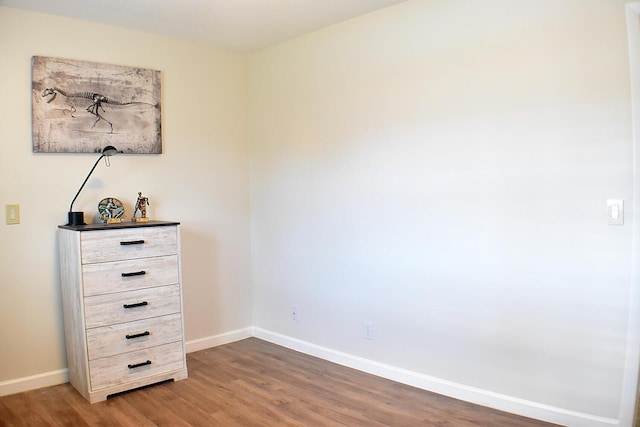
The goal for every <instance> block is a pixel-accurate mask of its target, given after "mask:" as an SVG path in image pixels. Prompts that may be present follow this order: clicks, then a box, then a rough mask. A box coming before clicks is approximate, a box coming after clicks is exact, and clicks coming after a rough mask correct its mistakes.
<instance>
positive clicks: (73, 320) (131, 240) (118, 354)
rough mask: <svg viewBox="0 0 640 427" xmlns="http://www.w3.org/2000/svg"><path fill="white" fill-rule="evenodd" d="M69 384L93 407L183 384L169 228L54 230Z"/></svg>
mask: <svg viewBox="0 0 640 427" xmlns="http://www.w3.org/2000/svg"><path fill="white" fill-rule="evenodd" d="M58 237H59V247H60V276H61V283H62V303H63V309H64V329H65V336H66V347H67V361H68V365H69V381H70V382H71V384H72V385H73V387H75V388H76V390H78V392H80V394H81V395H82V396H84V398H85V399H87V400H88V401H89V402H91V403H94V402H98V401H101V400H105V399H106V398H107V396H109V395H111V394H115V393H119V392H122V391H127V390H131V389H134V388H138V387H141V386H145V385H149V384H154V383H157V382H160V381H165V380H169V379H173V380H176V381H177V380H181V379H184V378H187V363H186V357H185V351H184V332H183V331H184V322H183V316H182V284H181V273H180V266H181V264H180V227H179V223H177V222H165V221H150V222H147V223H122V224H109V225H102V224H89V225H81V226H66V225H61V226H60V227H59V230H58Z"/></svg>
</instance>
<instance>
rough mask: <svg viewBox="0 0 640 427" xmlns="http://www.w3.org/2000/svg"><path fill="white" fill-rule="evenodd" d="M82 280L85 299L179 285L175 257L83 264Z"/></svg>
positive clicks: (176, 257)
mask: <svg viewBox="0 0 640 427" xmlns="http://www.w3.org/2000/svg"><path fill="white" fill-rule="evenodd" d="M82 276H83V278H84V283H83V285H84V294H85V296H92V295H99V294H108V293H114V292H123V291H131V290H135V289H143V288H151V287H154V286H163V285H172V284H174V283H178V281H179V277H178V276H179V270H178V256H177V255H169V256H162V257H155V258H141V259H135V260H131V261H113V262H102V263H97V264H85V265H83V266H82Z"/></svg>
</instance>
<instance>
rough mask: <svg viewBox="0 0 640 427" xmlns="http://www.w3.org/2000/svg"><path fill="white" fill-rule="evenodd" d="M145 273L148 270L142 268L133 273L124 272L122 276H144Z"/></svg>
mask: <svg viewBox="0 0 640 427" xmlns="http://www.w3.org/2000/svg"><path fill="white" fill-rule="evenodd" d="M145 274H147V272H146V271H144V270H140V271H134V272H132V273H122V277H133V276H144V275H145Z"/></svg>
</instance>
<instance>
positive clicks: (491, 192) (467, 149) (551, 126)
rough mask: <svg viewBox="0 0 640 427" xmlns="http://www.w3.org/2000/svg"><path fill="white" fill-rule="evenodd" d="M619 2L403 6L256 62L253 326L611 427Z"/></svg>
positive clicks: (623, 169) (617, 308)
mask: <svg viewBox="0 0 640 427" xmlns="http://www.w3.org/2000/svg"><path fill="white" fill-rule="evenodd" d="M625 3H626V2H625V1H624V0H607V1H602V0H561V1H558V0H538V1H535V2H531V1H512V0H486V1H483V2H474V1H463V0H458V1H456V0H424V1H409V2H407V3H403V4H400V5H398V6H395V7H391V8H387V9H384V10H381V11H378V12H375V13H372V14H370V15H367V16H365V17H361V18H358V19H354V20H352V21H349V22H346V23H343V24H339V25H336V26H333V27H330V28H327V29H324V30H321V31H318V32H315V33H312V34H310V35H307V36H305V37H301V38H297V39H294V40H292V41H289V42H287V43H283V44H281V45H278V46H275V47H273V48H269V49H265V50H263V51H259V52H257V53H254V54H251V55H250V56H249V94H250V102H249V111H250V116H249V117H250V129H251V133H250V139H251V144H252V146H251V156H252V164H251V171H252V178H251V192H252V199H251V204H252V205H251V212H252V230H253V237H252V247H253V265H254V294H253V295H254V300H253V308H254V324H255V326H257V327H258V328H261V329H264V330H266V331H270V333H273V334H274V335H280V336H285V337H289V338H291V339H292V340H301V341H303V342H306V343H312V344H313V345H315V346H320V347H322V348H325V349H330V350H331V351H336V352H340V353H342V354H348V355H352V356H354V357H359V358H365V359H367V360H371V361H375V362H380V363H383V364H386V365H389V366H394V367H400V368H403V369H406V370H409V371H411V372H414V373H416V374H418V375H427V376H429V377H433V378H437V379H442V380H446V381H450V382H453V383H455V384H458V385H460V386H461V387H467V388H473V389H478V390H483V391H486V392H487V393H495V394H497V395H499V396H508V397H509V398H510V399H512V400H520V401H524V402H528V403H529V404H531V405H532V406H536V405H537V406H538V407H544V408H547V409H550V410H551V411H552V412H553V411H556V412H558V413H563V414H572V415H575V416H576V417H574V418H575V419H583V420H586V421H585V423H587V424H588V423H589V422H593V423H596V424H597V423H599V422H605V423H606V422H615V420H617V419H618V418H619V415H620V414H619V411H620V402H621V390H622V382H623V378H624V375H625V371H624V361H625V349H626V344H627V341H626V338H627V335H626V334H627V323H626V322H627V319H628V316H629V310H628V297H629V293H630V290H631V288H630V286H631V256H632V234H631V221H630V220H628V221H627V223H626V224H625V225H624V226H610V225H607V220H606V200H607V199H610V198H621V199H624V200H625V201H626V207H627V211H626V215H627V218H628V219H630V218H631V216H632V214H633V213H632V212H631V207H632V202H633V200H632V190H633V188H632V136H631V121H630V116H631V112H630V85H629V65H628V59H627V51H626V49H627V43H626V28H625V12H624V4H625ZM633 286H637V284H633ZM292 305H296V306H297V307H298V320H297V321H295V322H294V321H292V320H291V314H290V310H291V306H292ZM365 321H371V322H373V323H374V327H375V335H374V340H373V341H367V340H364V339H363V331H364V327H363V322H365ZM587 424H585V425H587ZM598 425H599V424H598Z"/></svg>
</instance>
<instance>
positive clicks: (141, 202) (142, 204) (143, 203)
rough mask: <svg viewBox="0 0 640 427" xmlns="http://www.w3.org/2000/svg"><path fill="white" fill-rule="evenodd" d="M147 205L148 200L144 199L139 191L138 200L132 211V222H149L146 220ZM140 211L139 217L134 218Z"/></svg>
mask: <svg viewBox="0 0 640 427" xmlns="http://www.w3.org/2000/svg"><path fill="white" fill-rule="evenodd" d="M148 205H149V198H148V197H144V196H143V195H142V192H141V191H138V200H137V201H136V209H135V210H134V211H133V218H132V220H133V221H134V222H149V218H147V206H148ZM138 211H140V216H139V217H136V213H137V212H138Z"/></svg>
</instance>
